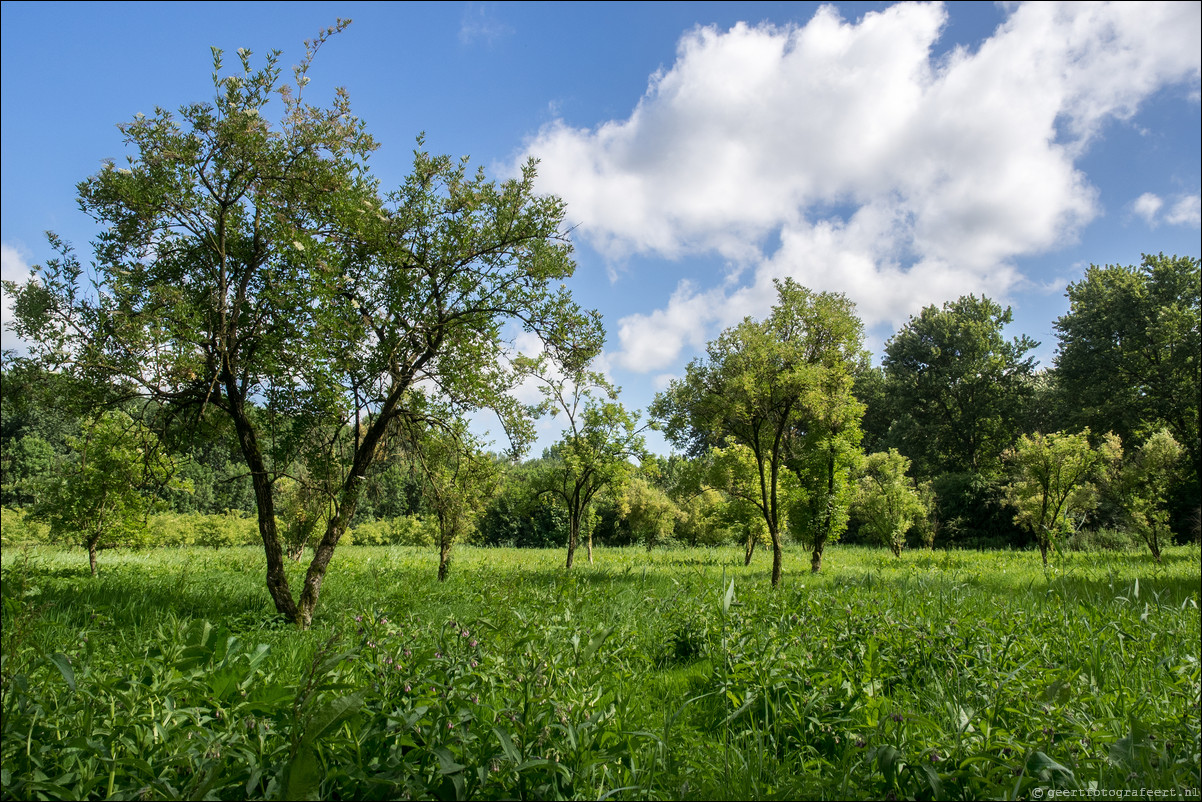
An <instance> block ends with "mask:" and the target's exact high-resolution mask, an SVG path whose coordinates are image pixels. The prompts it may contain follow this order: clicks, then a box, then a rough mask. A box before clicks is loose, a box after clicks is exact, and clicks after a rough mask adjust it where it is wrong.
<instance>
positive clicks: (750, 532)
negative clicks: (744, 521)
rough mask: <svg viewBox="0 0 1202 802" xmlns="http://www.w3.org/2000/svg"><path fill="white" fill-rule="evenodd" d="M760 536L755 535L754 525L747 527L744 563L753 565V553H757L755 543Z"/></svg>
mask: <svg viewBox="0 0 1202 802" xmlns="http://www.w3.org/2000/svg"><path fill="white" fill-rule="evenodd" d="M758 541H759V538H757V537H756V536H755V530H754V529H752V527H750V526H748V527H747V545H746V546H745V547H744V549H743V565H751V555H753V554H755V544H756V543H757V542H758Z"/></svg>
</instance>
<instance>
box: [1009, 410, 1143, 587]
mask: <svg viewBox="0 0 1202 802" xmlns="http://www.w3.org/2000/svg"><path fill="white" fill-rule="evenodd" d="M1122 453H1123V449H1122V445H1121V441H1120V440H1119V438H1118V437H1117V436H1115V435H1113V434H1110V435H1107V436H1106V438H1105V439H1104V440H1103V442H1102V444H1101V445H1100V446H1099V447H1098V448H1093V447H1091V446H1090V444H1089V429H1084V430H1083V431H1082V432H1081V433H1080V434H1065V433H1059V432H1058V433H1053V434H1048V435H1044V434H1038V433H1037V434H1035V435H1023V437H1022V438H1021V439H1019V441H1018V445H1017V446H1015V448H1014V449H1013V450H1012V451H1009V452H1007V455H1006V456H1007V458H1008V460H1009V461H1010V463H1011V464H1012V466H1013V469H1014V477H1013V479H1011V481H1010V484H1009V485H1007V487H1006V495H1007V497H1008V498H1009V499H1010V503H1011V504H1012V505H1013V506H1014V508H1015V510H1016V514H1015V516H1014V522H1015V523H1017V524H1018V525H1019V526H1022V527H1023V528H1025V529H1027V530H1028V531H1030V532H1031V533H1033V534H1034V535H1035V539H1036V541H1037V542H1038V543H1039V553H1040V556H1041V557H1042V558H1043V564H1044V565H1045V566H1046V565H1047V564H1048V549H1049V548H1051V547H1052V546H1054V545H1055V544H1056V541H1057V540H1058V539H1059V538H1060V536H1061V535H1063V534H1066V533H1067V532H1068V530H1069V527H1070V522H1071V520H1072V517H1073V516H1074V515H1076V514H1081V513H1084V512H1085V511H1087V510H1088V509H1090V508H1091V507H1092V506H1093V505H1094V504H1095V503H1096V499H1097V486H1096V484H1095V483H1094V480H1095V479H1096V478H1097V476H1098V474H1099V472H1100V471H1101V470H1102V469H1103V468H1105V467H1107V466H1109V465H1115V464H1117V463H1118V461H1119V459H1120V458H1121V457H1122Z"/></svg>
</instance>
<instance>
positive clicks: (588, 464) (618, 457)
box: [539, 372, 646, 568]
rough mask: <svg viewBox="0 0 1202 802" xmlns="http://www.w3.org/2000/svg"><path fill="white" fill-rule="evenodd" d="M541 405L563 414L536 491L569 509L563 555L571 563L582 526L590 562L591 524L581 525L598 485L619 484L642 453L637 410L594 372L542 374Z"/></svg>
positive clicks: (570, 564) (553, 412)
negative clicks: (557, 437)
mask: <svg viewBox="0 0 1202 802" xmlns="http://www.w3.org/2000/svg"><path fill="white" fill-rule="evenodd" d="M543 382H544V386H543V392H544V394H545V395H546V401H545V402H544V404H543V409H544V410H546V411H549V412H550V413H551V414H552V415H558V414H559V413H562V414H563V415H564V417H565V418H566V419H567V421H566V422H567V428H566V429H565V430H564V433H563V437H562V438H560V440H559V442H558V443H556V444H555V446H554V447H553V448H552V454H553V459H552V460H551V461H550V463H549V464H547V465H546V466H544V468H543V470H542V475H541V477H540V478H539V488H540V492H541V493H547V494H550V495H551V496H553V497H555V498H556V499H557V500H558V501H559V502H560V503H562V504H563V506H564V509H565V510H566V511H567V513H568V559H567V567H568V568H571V567H572V561H573V558H574V556H575V554H576V546H577V545H578V543H579V541H580V535H581V532H582V530H584V531H585V533H586V535H587V538H588V561H589V562H590V563H591V562H592V561H593V536H592V528H591V527H584V526H583V525H584V524H585V522H586V519H587V518H588V516H589V514H590V512H591V511H592V503H593V499H594V498H595V497H596V495H597V493H599V492H600V491H601V490H602V489H604V488H606V487H609V488H611V489H615V490H617V489H620V488H621V487H622V486H623V485H624V484H625V483H626V481H627V480H628V479H629V476H630V473H631V471H632V470H633V468H634V465H633V464H632V463H631V460H632V459H641V458H643V457H644V456H645V455H646V448H645V446H644V440H643V436H642V431H643V428H644V427H640V426H639V425H638V414H637V413H636V414H634V415H632V414H630V413H629V412H627V411H626V408H625V407H623V406H622V405H621V404H620V403H618V390H617V388H615V387H614V386H613V385H612V384H610V383H609V382H608V381H606V380H605V378H604V377H603V376H601V375H600V374H599V373H589V372H583V373H581V374H580V375H579V376H578V377H577V379H576V380H574V381H573V380H569V379H564V378H556V377H551V376H547V375H545V373H544V376H543Z"/></svg>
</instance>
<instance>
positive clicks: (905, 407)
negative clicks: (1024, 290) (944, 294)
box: [883, 295, 1038, 477]
mask: <svg viewBox="0 0 1202 802" xmlns="http://www.w3.org/2000/svg"><path fill="white" fill-rule="evenodd" d="M1012 319H1013V315H1012V314H1011V312H1010V309H1009V308H1007V309H1004V310H1003V309H1002V307H1001V306H999V305H998V304H996V303H994V302H993V301H991V300H989V299H988V298H984V297H982V298H977V297H976V296H974V295H967V296H963V297H961V298H959V299H958V300H956V301H954V302H949V303H946V304H944V305H943V308H942V309H940V308H938V307H935V306H928V307H926V308H925V309H923V310H922V312H920V313H919V314H918V316H917V317H911V318H910V321H909V323H907V324H906V325H905V326H904V327H902V329H901V330H900V331H898V332H897V334H895V335H894V336H893V337H892V338H891V339H890V340H889V341H888V342H887V343H886V344H885V356H884V360H883V364H884V369H885V384H886V394H887V396H888V403H889V405H890V409H891V410H892V411H893V415H894V423H893V425H892V427H891V428H890V431H889V435H888V438H887V440H888V442H889V444H891V445H895V446H897V448H898V450H899V451H901V453H903V454H905V455H906V456H907V457H909V458H910V459H911V460H913V461H914V468H915V471H916V472H917V474H918V475H919V476H921V477H933V476H936V475H938V474H942V473H981V474H985V475H992V474H995V473H997V472H998V471H999V470H1000V468H1001V456H1002V452H1003V451H1005V450H1006V449H1007V448H1009V447H1011V446H1012V445H1013V443H1014V441H1015V439H1016V438H1017V436H1018V434H1020V433H1021V431H1022V430H1021V428H1020V424H1021V423H1022V421H1023V419H1024V414H1025V409H1026V403H1027V400H1028V398H1029V397H1030V396H1031V394H1032V392H1033V385H1032V384H1031V381H1030V377H1031V376H1032V373H1033V371H1034V365H1035V358H1034V357H1032V356H1027V354H1028V352H1029V351H1031V349H1033V348H1035V347H1036V346H1037V345H1038V343H1036V342H1035V341H1034V340H1031V339H1030V338H1028V337H1026V336H1023V337H1016V338H1014V339H1012V340H1006V339H1005V338H1004V337H1003V336H1002V329H1003V328H1004V327H1005V326H1006V325H1007V324H1009V323H1010V321H1011V320H1012Z"/></svg>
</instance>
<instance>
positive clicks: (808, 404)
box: [652, 279, 865, 585]
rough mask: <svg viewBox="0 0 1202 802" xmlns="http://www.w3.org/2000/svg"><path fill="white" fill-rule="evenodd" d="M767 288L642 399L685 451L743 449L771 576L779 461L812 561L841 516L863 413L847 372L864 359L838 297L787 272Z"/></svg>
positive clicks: (776, 571) (776, 554)
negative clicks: (766, 311)
mask: <svg viewBox="0 0 1202 802" xmlns="http://www.w3.org/2000/svg"><path fill="white" fill-rule="evenodd" d="M777 294H778V302H777V305H776V306H775V307H774V308H773V310H772V313H771V315H769V317H768V319H767V320H765V321H763V322H760V323H757V322H755V321H752V320H751V319H747V320H745V321H743V323H741V324H739V325H738V326H735V327H732V328H730V329H727V330H726V331H724V332H722V334H721V335H719V337H718V338H717V339H716V340H714V341H712V342H710V343H709V344H708V345H707V346H706V358H705V359H697V360H694V361H693V362H691V363H690V364H689V366H688V368H687V371H686V375H685V377H684V378H683V379H679V380H676V381H674V382H672V384H671V385H670V386H669V388H668V390H666V391H665V392H663V393H661V394H659V395H658V396H657V397H656V400H655V403H654V404H653V406H652V415H653V416H654V417H655V418H657V419H659V420H660V421H662V422H663V423H664V426H665V432H666V433H667V436H668V438H669V439H670V440H671V441H672V442H673V443H675V444H676V445H678V446H682V447H688V448H690V450H691V451H692V453H693V455H694V456H698V455H700V454H701V453H704V451H705V450H707V449H709V448H712V447H715V446H717V447H722V446H726V445H727V444H732V445H739V446H743V447H746V448H747V449H748V450H749V452H750V454H751V456H752V457H753V458H754V464H755V473H756V481H755V487H756V491H755V495H754V497H753V498H752V499H751V501H752V503H753V504H755V506H756V507H757V508H758V509H759V511H760V514H761V515H762V516H763V519H764V523H765V524H766V525H767V528H768V534H769V537H770V538H771V542H772V550H773V566H772V583H773V584H774V585H776V584H779V582H780V577H781V559H782V558H781V554H782V552H781V532H782V528H783V527H782V520H783V518H784V515H785V513H786V510H788V508H789V505H788V504H786V503H785V500H784V499H782V497H781V483H782V476H783V475H784V474H785V472H786V470H788V471H790V472H792V474H793V475H794V476H795V477H796V479H797V481H798V484H799V485H800V489H801V493H802V503H803V504H804V505H806V506H804V507H802V508H800V509H803V510H804V511H803V512H802V513H801V514H800V515H799V516H797V518H796V520H798V521H799V522H800V530H801V532H802V536H803V537H805V538H808V542H810V543H811V544H812V545H813V554H814V556H813V560H812V567H813V570H815V571H816V570H818V567H819V565H820V562H821V554H822V549H823V547H824V546H825V544H826V543H827V542H833V541H834V540H837V539H838V537H839V534H840V533H841V531H842V528H841V520H842V524H843V525H845V523H846V502H847V493H846V492H845V486H846V477H847V472H848V469H849V468H850V464H851V462H852V461H853V460H854V454H855V453H856V451H857V448H858V444H859V439H860V428H859V420H860V417H861V415H862V414H863V406H862V405H860V404H859V402H857V401H856V400H855V398H854V396H853V395H852V392H851V390H852V383H853V379H852V375H853V372H854V371H855V370H856V369H857V367H858V366H860V365H862V363H863V362H864V361H865V355H864V353H863V351H862V340H863V329H862V326H861V323H860V321H859V319H858V318H857V317H856V316H855V313H854V307H853V305H852V304H851V302H850V301H848V300H847V298H846V297H844V296H842V295H839V294H834V293H812V292H810V291H809V290H807V289H805V288H804V287H801V286H799V285H797V284H796V283H795V282H793V281H792V280H791V279H786V280H785V281H783V282H777ZM742 484H743V486H746V483H742ZM794 507H795V508H797V507H796V505H794ZM748 559H750V549H749V550H748Z"/></svg>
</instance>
